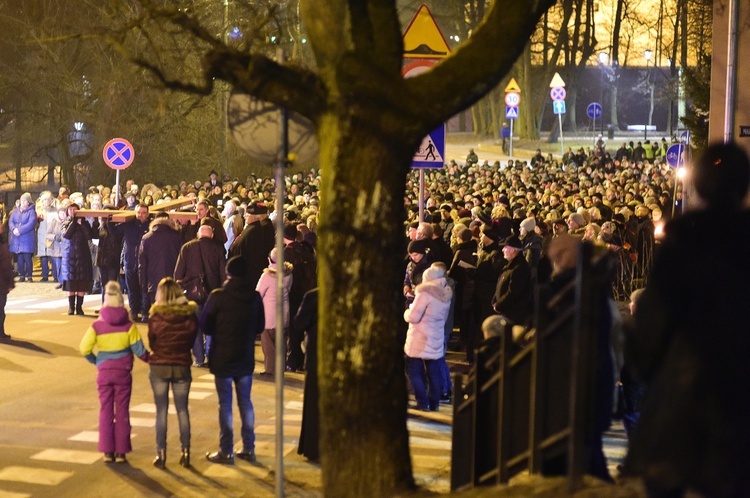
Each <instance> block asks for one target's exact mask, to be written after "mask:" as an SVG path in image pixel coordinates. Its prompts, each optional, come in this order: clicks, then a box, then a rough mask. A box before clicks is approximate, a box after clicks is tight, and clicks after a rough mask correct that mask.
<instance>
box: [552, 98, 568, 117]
mask: <svg viewBox="0 0 750 498" xmlns="http://www.w3.org/2000/svg"><path fill="white" fill-rule="evenodd" d="M552 110H553V111H555V114H565V101H564V100H558V101H555V102H552Z"/></svg>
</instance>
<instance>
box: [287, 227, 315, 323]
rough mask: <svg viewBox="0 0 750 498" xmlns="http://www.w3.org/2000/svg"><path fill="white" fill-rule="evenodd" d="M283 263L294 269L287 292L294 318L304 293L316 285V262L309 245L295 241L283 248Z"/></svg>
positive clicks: (313, 252)
mask: <svg viewBox="0 0 750 498" xmlns="http://www.w3.org/2000/svg"><path fill="white" fill-rule="evenodd" d="M284 261H285V262H288V263H290V264H291V265H292V267H293V268H294V270H293V271H292V276H293V279H292V288H291V289H290V290H289V309H290V311H291V314H292V316H294V315H296V314H297V310H298V309H299V306H300V304H301V303H302V298H303V297H304V295H305V293H306V292H307V291H309V290H310V289H313V288H315V287H316V286H317V285H318V268H317V267H318V262H317V261H316V259H315V251H314V250H313V248H312V247H311V246H310V244H308V243H307V242H298V241H296V240H295V241H294V242H292V243H290V244H288V245H287V246H286V247H285V248H284Z"/></svg>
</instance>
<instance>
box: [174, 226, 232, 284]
mask: <svg viewBox="0 0 750 498" xmlns="http://www.w3.org/2000/svg"><path fill="white" fill-rule="evenodd" d="M225 267H226V259H225V258H224V247H223V246H219V245H218V244H216V243H214V242H213V241H212V240H211V239H207V238H202V239H195V240H191V241H190V242H188V243H187V244H185V245H184V246H182V248H181V249H180V255H179V256H178V258H177V264H176V265H175V268H174V278H175V280H188V279H190V278H193V277H198V276H200V275H205V277H206V283H207V285H208V291H209V292H211V291H212V290H214V289H218V288H219V287H221V286H222V284H223V283H224V280H225V279H226V278H227V275H226V268H225Z"/></svg>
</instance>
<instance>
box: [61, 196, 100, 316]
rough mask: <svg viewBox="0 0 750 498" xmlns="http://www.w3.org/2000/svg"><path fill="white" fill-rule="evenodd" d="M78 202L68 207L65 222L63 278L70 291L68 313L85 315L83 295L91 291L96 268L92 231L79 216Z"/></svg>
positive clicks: (63, 233)
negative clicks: (90, 244) (94, 268)
mask: <svg viewBox="0 0 750 498" xmlns="http://www.w3.org/2000/svg"><path fill="white" fill-rule="evenodd" d="M77 211H78V205H77V204H71V205H70V206H68V218H67V219H66V220H65V221H64V222H63V225H62V243H61V249H62V264H61V268H60V281H61V282H62V288H63V290H64V291H67V292H68V315H72V314H74V313H75V314H76V315H83V296H84V295H86V293H88V292H91V288H92V287H93V285H94V271H93V265H92V263H91V251H90V250H89V240H90V239H91V235H92V230H91V226H90V225H89V222H88V221H86V220H85V219H84V218H76V212H77Z"/></svg>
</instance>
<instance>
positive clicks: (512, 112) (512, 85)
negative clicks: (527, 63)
mask: <svg viewBox="0 0 750 498" xmlns="http://www.w3.org/2000/svg"><path fill="white" fill-rule="evenodd" d="M520 103H521V87H519V86H518V83H517V82H516V79H515V78H511V79H510V81H509V82H508V86H506V87H505V117H506V119H509V120H510V136H509V137H508V155H509V156H510V157H513V123H514V122H515V120H516V119H517V118H518V105H519V104H520ZM503 152H504V151H503Z"/></svg>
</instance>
